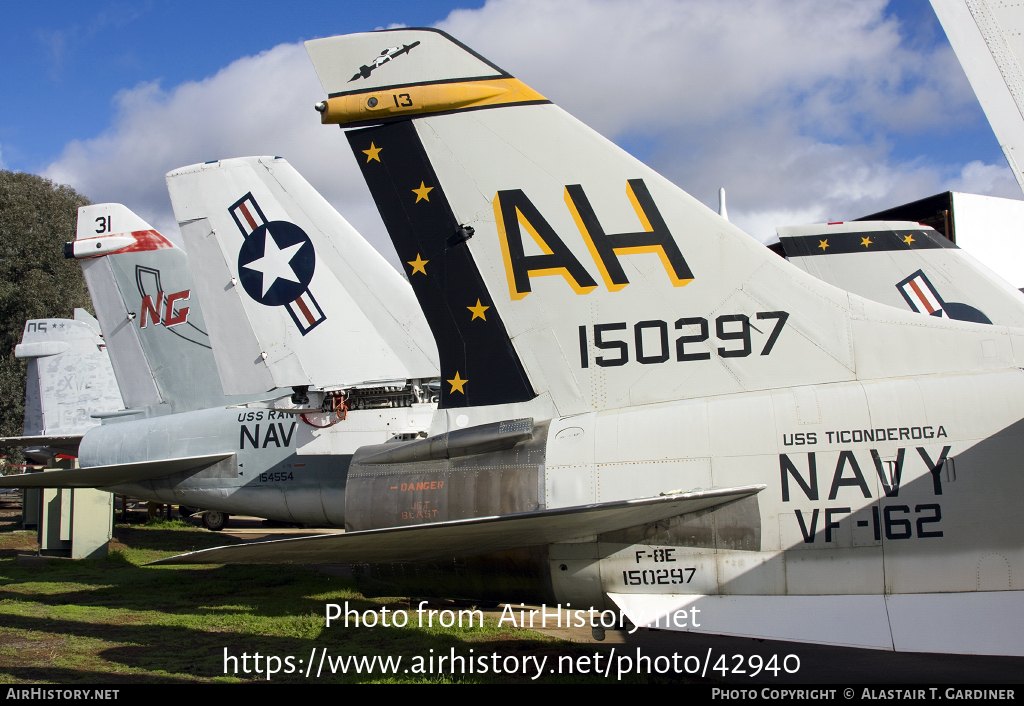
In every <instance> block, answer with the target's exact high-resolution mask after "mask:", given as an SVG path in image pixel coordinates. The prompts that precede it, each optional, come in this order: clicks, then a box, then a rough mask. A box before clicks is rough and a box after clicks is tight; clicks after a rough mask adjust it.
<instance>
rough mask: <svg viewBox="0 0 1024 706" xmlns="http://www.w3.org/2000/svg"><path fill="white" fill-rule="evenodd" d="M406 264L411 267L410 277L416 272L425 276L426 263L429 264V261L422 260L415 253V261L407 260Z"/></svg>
mask: <svg viewBox="0 0 1024 706" xmlns="http://www.w3.org/2000/svg"><path fill="white" fill-rule="evenodd" d="M407 262H408V263H409V264H410V265H412V272H410V273H409V275H410V276H412V275H414V274H416V273H417V272H419V273H421V274H427V263H428V262H430V260H424V259H423V256H422V255H420V254H419V253H416V259H415V260H407Z"/></svg>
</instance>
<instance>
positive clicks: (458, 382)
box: [448, 370, 469, 394]
mask: <svg viewBox="0 0 1024 706" xmlns="http://www.w3.org/2000/svg"><path fill="white" fill-rule="evenodd" d="M448 382H449V383H450V384H451V386H452V389H451V390H449V392H448V394H453V393H454V392H455V391H456V390H458V391H459V392H461V393H462V394H466V391H465V390H463V389H462V387H463V385H465V384H466V383H467V382H469V380H463V379H462V378H460V377H459V371H458V370H456V371H455V379H454V380H448Z"/></svg>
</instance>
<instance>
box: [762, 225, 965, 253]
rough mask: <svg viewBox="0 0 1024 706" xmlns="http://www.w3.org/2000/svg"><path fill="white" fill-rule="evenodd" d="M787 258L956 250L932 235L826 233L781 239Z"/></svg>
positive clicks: (919, 232) (909, 232)
mask: <svg viewBox="0 0 1024 706" xmlns="http://www.w3.org/2000/svg"><path fill="white" fill-rule="evenodd" d="M781 240H782V247H783V248H785V250H786V257H809V256H811V255H835V254H837V253H854V252H879V251H883V250H935V249H938V248H956V245H954V244H953V243H952V241H950V240H947V239H946V238H944V237H942V236H941V235H939V234H938V233H936V232H935V231H928V230H880V231H871V232H865V231H861V232H859V233H828V234H827V235H800V236H796V237H793V238H781Z"/></svg>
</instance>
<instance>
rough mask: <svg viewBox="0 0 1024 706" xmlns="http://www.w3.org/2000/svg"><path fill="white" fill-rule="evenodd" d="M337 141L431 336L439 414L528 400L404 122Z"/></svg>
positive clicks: (507, 343) (514, 359)
mask: <svg viewBox="0 0 1024 706" xmlns="http://www.w3.org/2000/svg"><path fill="white" fill-rule="evenodd" d="M345 134H346V136H347V137H348V141H349V145H350V146H351V147H352V152H353V154H354V155H355V157H356V161H357V162H358V163H359V167H360V169H362V171H363V178H364V179H366V185H367V186H368V187H369V188H370V194H372V196H373V200H374V201H375V202H376V203H377V209H378V210H379V211H380V215H381V218H383V219H384V225H385V226H387V229H388V234H389V235H390V236H391V241H392V242H393V243H394V244H395V250H397V251H398V257H399V258H400V259H401V260H402V262H404V263H405V266H406V273H407V274H408V275H409V282H410V283H411V284H412V288H413V291H414V292H415V293H416V298H417V299H418V300H419V302H420V307H421V308H422V309H423V313H424V315H425V316H426V318H427V323H428V324H429V325H430V330H431V331H433V333H434V340H435V341H436V342H437V351H438V354H439V356H440V359H441V401H440V406H441V408H451V407H476V406H481V405H494V404H505V403H509V402H525V401H526V400H530V399H533V398H534V397H536V396H537V395H536V393H535V392H534V391H533V388H532V387H531V386H530V382H529V379H528V378H527V376H526V372H525V370H524V369H523V366H522V363H521V362H520V361H519V356H518V355H517V354H516V352H515V349H514V348H513V347H512V341H511V340H509V337H508V334H507V333H506V331H505V325H504V324H503V323H502V321H501V317H500V316H499V315H498V311H497V309H496V308H495V307H494V306H493V302H491V299H490V295H489V294H488V292H487V288H486V287H485V286H484V282H483V278H482V277H481V276H480V271H479V270H478V269H477V266H476V263H475V262H474V261H473V255H472V254H471V253H470V251H469V247H468V246H467V245H466V243H465V242H460V238H459V237H458V235H457V233H458V231H459V227H460V226H459V223H458V222H457V221H456V220H455V214H454V213H452V209H451V207H450V206H449V205H448V200H447V198H445V195H444V192H443V191H442V190H441V186H440V184H439V183H438V180H437V175H436V174H434V169H433V167H431V165H430V160H429V159H428V158H427V153H426V151H425V150H424V149H423V144H422V143H421V142H420V138H419V135H417V134H416V128H415V127H414V126H413V124H412V122H411V121H408V120H406V121H402V122H396V123H391V124H388V125H382V126H378V127H372V128H365V129H362V130H349V131H348V132H346V133H345Z"/></svg>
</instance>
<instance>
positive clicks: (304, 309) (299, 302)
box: [295, 297, 316, 325]
mask: <svg viewBox="0 0 1024 706" xmlns="http://www.w3.org/2000/svg"><path fill="white" fill-rule="evenodd" d="M295 305H296V306H297V307H299V311H301V312H302V315H303V316H305V317H306V321H307V322H308V323H309V324H310V325H312V324H313V322H314V321H315V319H316V317H314V316H313V314H312V312H310V310H309V307H307V306H306V302H304V301H302V297H299V298H298V299H296V300H295Z"/></svg>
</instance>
